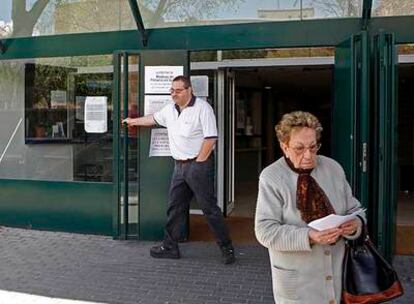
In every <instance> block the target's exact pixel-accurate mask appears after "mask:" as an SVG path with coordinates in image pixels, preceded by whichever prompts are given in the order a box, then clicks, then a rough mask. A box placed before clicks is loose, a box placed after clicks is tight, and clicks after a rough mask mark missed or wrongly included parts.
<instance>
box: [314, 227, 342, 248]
mask: <svg viewBox="0 0 414 304" xmlns="http://www.w3.org/2000/svg"><path fill="white" fill-rule="evenodd" d="M341 235H342V230H341V229H339V228H332V229H326V230H323V231H317V230H314V229H310V230H309V240H310V243H311V244H321V245H331V244H335V243H336V241H337V240H338V238H339V237H340V236H341Z"/></svg>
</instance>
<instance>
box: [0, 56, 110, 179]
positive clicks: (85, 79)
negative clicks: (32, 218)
mask: <svg viewBox="0 0 414 304" xmlns="http://www.w3.org/2000/svg"><path fill="white" fill-rule="evenodd" d="M112 77H113V66H112V56H82V57H64V58H39V59H26V60H10V61H1V62H0V120H1V122H2V125H3V126H4V127H3V128H2V129H1V130H0V151H5V153H4V157H3V159H2V161H1V162H0V178H15V179H32V180H56V181H90V182H111V181H112V156H113V153H112V119H111V113H112ZM88 96H102V97H105V98H106V99H107V109H106V111H107V126H108V128H107V129H108V130H107V132H104V133H87V132H85V127H84V125H85V118H84V106H85V99H86V98H87V97H88ZM20 120H22V121H23V123H21V124H20V125H19V126H18V128H17V129H16V132H14V130H15V127H16V126H17V123H18V122H19V121H20ZM13 133H14V135H13ZM12 135H13V136H12ZM9 142H10V144H8V145H7V146H6V144H7V143H9ZM2 153H3V152H2Z"/></svg>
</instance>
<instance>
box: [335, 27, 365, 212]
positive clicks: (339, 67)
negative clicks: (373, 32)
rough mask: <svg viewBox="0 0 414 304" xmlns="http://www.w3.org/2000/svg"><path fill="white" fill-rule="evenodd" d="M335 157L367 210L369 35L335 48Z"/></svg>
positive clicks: (362, 33) (349, 40)
mask: <svg viewBox="0 0 414 304" xmlns="http://www.w3.org/2000/svg"><path fill="white" fill-rule="evenodd" d="M334 91H335V96H334V103H333V110H332V156H333V158H334V159H336V160H337V161H338V162H339V163H340V164H341V165H342V166H343V168H344V170H345V173H346V176H347V179H348V181H349V183H350V185H351V187H352V189H353V191H354V194H355V195H356V196H357V197H358V199H359V200H360V201H361V203H362V204H363V205H364V206H368V153H369V149H370V147H369V134H368V131H369V84H368V39H367V33H366V32H361V33H359V34H356V35H353V36H352V37H350V38H349V39H347V40H345V41H343V42H342V43H340V44H339V45H337V46H336V49H335V72H334Z"/></svg>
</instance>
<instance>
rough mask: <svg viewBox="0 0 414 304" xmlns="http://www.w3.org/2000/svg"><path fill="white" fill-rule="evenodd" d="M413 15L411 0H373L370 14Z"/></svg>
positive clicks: (413, 4) (412, 2) (413, 2)
mask: <svg viewBox="0 0 414 304" xmlns="http://www.w3.org/2000/svg"><path fill="white" fill-rule="evenodd" d="M403 15H414V1H413V0H374V1H373V3H372V16H403Z"/></svg>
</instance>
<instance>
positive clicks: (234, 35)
mask: <svg viewBox="0 0 414 304" xmlns="http://www.w3.org/2000/svg"><path fill="white" fill-rule="evenodd" d="M360 23H361V19H357V18H344V19H326V20H304V21H284V22H264V23H250V24H233V25H216V26H193V27H178V28H162V29H150V30H148V35H149V37H148V38H149V40H148V46H147V47H146V48H144V47H143V45H142V38H141V36H140V34H139V32H138V31H136V30H135V31H120V32H101V33H84V34H67V35H57V36H43V37H28V38H14V39H4V40H2V41H3V42H4V43H5V45H6V48H7V51H6V53H5V54H0V60H1V59H12V58H33V57H56V56H77V55H93V54H110V53H113V52H114V51H115V50H119V49H154V50H155V49H184V50H217V49H246V48H265V47H295V46H322V45H337V44H338V43H340V42H341V41H343V40H344V39H346V38H347V37H350V36H351V35H352V34H354V33H357V32H359V31H360V28H361V26H360ZM380 28H382V29H386V30H389V31H392V32H394V33H395V35H396V43H409V42H414V31H412V30H411V29H412V28H414V18H413V17H411V16H403V17H383V18H373V19H371V21H370V29H372V30H373V31H375V30H378V29H380Z"/></svg>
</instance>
